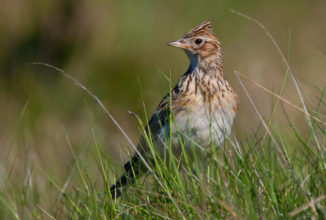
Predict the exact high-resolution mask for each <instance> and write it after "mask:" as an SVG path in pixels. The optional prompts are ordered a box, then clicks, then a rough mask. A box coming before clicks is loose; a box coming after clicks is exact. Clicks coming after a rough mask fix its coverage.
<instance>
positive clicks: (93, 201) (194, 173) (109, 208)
mask: <svg viewBox="0 0 326 220" xmlns="http://www.w3.org/2000/svg"><path fill="white" fill-rule="evenodd" d="M237 14H239V13H237ZM240 15H241V16H244V15H242V14H240ZM247 18H248V17H247ZM248 19H250V20H252V21H254V22H256V23H257V24H258V25H259V26H260V27H262V29H263V30H264V31H265V32H266V33H267V35H268V36H269V37H270V39H271V40H272V42H273V44H274V45H275V48H276V49H277V51H278V52H279V53H280V55H281V58H282V61H283V62H284V64H285V66H286V71H285V72H286V73H287V72H288V73H289V74H290V76H291V79H292V82H293V83H294V84H295V89H296V91H297V95H298V98H299V100H300V103H301V106H296V105H294V104H293V102H292V101H290V100H287V99H284V98H283V97H282V96H281V93H278V94H275V93H273V92H271V91H269V90H268V89H266V88H264V87H262V86H261V85H259V84H257V83H256V82H254V81H252V80H251V82H254V83H255V85H258V86H261V88H263V89H264V90H265V91H267V92H269V93H270V94H272V95H274V96H275V97H276V99H277V102H278V101H280V102H281V104H282V103H285V104H290V105H291V106H292V107H295V108H296V109H298V110H299V111H302V112H303V115H304V117H305V118H306V120H305V121H306V127H307V129H308V132H307V133H306V134H301V133H300V130H299V128H296V127H295V126H294V125H293V123H291V121H290V119H288V121H285V122H283V124H284V125H285V126H284V128H280V127H279V126H274V124H273V122H277V119H275V118H274V117H275V115H274V117H273V115H272V116H271V117H270V119H269V121H270V122H268V123H266V122H265V119H264V118H265V117H264V116H263V115H261V113H260V112H259V109H258V108H257V106H256V104H255V103H254V100H252V99H251V96H250V94H249V92H248V91H247V89H246V86H245V84H244V83H243V82H242V80H241V78H240V77H239V76H242V75H243V74H241V73H238V72H235V74H236V76H237V77H238V80H239V82H240V84H241V86H242V88H243V92H245V93H246V94H247V97H248V100H249V103H250V104H251V105H252V107H253V111H252V115H248V118H251V117H258V118H259V120H260V124H261V125H260V126H259V127H257V129H256V131H253V132H247V134H235V133H233V135H232V137H231V138H229V139H228V140H226V141H225V143H224V144H223V146H222V147H221V148H219V149H216V148H215V147H214V146H212V148H211V149H206V150H204V152H200V151H198V152H197V151H196V152H193V153H192V155H191V157H189V156H190V155H189V154H187V153H186V152H185V150H184V149H182V159H181V160H180V158H175V157H173V155H172V151H171V147H172V146H171V143H166V145H167V152H166V155H168V156H169V160H167V159H166V158H160V157H157V155H156V154H155V153H154V152H155V145H154V144H153V143H152V140H151V137H150V136H145V137H146V142H147V144H148V145H149V147H150V149H151V152H152V153H153V158H154V161H155V163H153V164H150V163H146V166H147V167H148V170H149V172H148V173H147V174H146V175H144V176H143V177H141V178H140V179H138V180H137V181H136V183H135V184H133V185H131V186H129V187H127V188H125V189H124V190H123V194H122V196H121V197H120V198H118V199H114V198H112V196H111V194H110V192H109V186H110V184H112V183H113V182H114V180H115V177H117V176H118V175H119V174H120V172H117V171H115V169H114V168H113V167H112V163H111V161H110V158H109V157H108V156H107V155H106V154H105V153H104V152H103V148H104V146H101V145H100V142H99V141H98V138H97V135H96V130H95V128H94V125H93V122H92V116H91V114H89V113H88V117H89V126H90V134H91V135H90V143H89V144H88V145H87V148H90V147H94V148H95V149H96V153H95V154H94V157H93V158H92V159H93V160H95V161H96V163H97V165H98V170H99V171H100V172H99V173H100V176H98V177H97V178H94V177H92V175H91V172H92V171H91V170H90V169H89V168H88V167H87V161H88V159H89V158H86V157H84V156H83V152H84V151H81V152H80V153H76V152H75V151H74V148H73V147H72V146H71V144H70V140H69V133H67V132H66V131H65V129H63V132H64V134H65V137H66V140H67V144H68V147H69V148H70V150H71V154H72V156H73V158H74V164H73V165H72V166H71V170H70V171H69V172H68V173H69V174H68V175H67V178H66V180H65V181H64V182H58V181H57V180H56V177H55V176H51V175H49V173H47V172H46V171H44V170H42V168H40V167H38V168H37V169H36V170H29V171H26V172H23V174H22V176H23V178H22V179H23V181H22V182H16V183H13V182H11V180H10V177H11V169H12V167H13V166H14V164H13V165H8V164H7V163H4V165H3V166H2V167H0V171H1V180H0V181H1V185H0V187H1V188H0V204H1V205H0V217H1V219H43V218H48V219H66V218H70V219H119V218H122V219H133V218H135V219H137V218H141V219H144V218H146V219H147V218H148V219H152V218H155V219H156V218H157V219H180V218H181V219H188V218H190V219H213V218H214V219H215V218H216V219H224V218H234V219H243V218H245V219H266V218H267V219H269V218H273V219H284V218H285V219H287V218H319V219H324V218H326V170H325V164H326V161H325V156H326V153H325V147H326V130H325V123H324V122H323V117H324V116H323V115H322V114H321V113H320V111H321V110H322V109H325V104H324V102H325V101H324V98H325V89H326V87H325V88H324V89H323V90H322V91H321V92H320V94H318V95H319V100H320V101H319V104H318V106H316V107H315V108H314V109H309V108H308V107H307V106H306V104H305V100H304V97H303V92H302V91H301V90H300V87H299V86H298V82H297V80H296V78H295V75H294V74H293V72H292V70H291V68H290V66H289V65H288V62H287V61H286V59H285V58H284V56H283V54H282V52H281V50H280V49H279V47H278V45H277V44H276V42H275V40H274V39H273V38H272V36H271V35H270V34H269V32H268V31H267V30H266V29H265V28H264V26H262V25H261V24H260V23H259V22H257V21H255V20H253V19H251V18H248ZM46 65H47V66H49V67H52V66H50V65H48V64H46ZM55 69H56V70H57V71H59V72H60V73H61V74H63V75H64V76H65V77H68V78H70V79H71V80H73V82H74V83H75V84H76V85H77V86H79V87H80V88H82V89H83V90H84V91H86V92H87V93H88V94H89V95H91V96H92V97H93V98H94V99H95V100H96V101H97V102H98V103H99V105H100V106H101V107H102V109H103V110H104V111H105V112H106V114H107V115H108V116H109V117H110V118H111V119H112V120H113V121H114V123H115V125H116V126H117V128H118V129H119V130H120V131H121V133H122V134H123V136H124V138H126V140H127V142H128V143H129V145H130V147H132V148H133V150H136V147H135V144H134V143H133V142H132V141H131V139H130V138H129V137H128V134H127V133H126V132H125V131H124V129H123V128H122V127H121V126H120V125H119V123H118V122H117V121H116V120H115V118H114V117H113V116H112V115H111V114H110V112H109V111H108V110H107V109H106V108H105V106H104V105H103V104H102V102H101V101H100V100H99V99H98V98H97V97H96V96H95V95H94V94H93V93H91V92H90V91H89V90H88V89H87V88H86V87H85V86H84V85H82V84H81V83H80V82H78V81H77V80H76V79H74V78H73V77H72V76H71V75H69V74H67V73H65V72H64V71H62V70H60V69H58V68H55ZM277 102H276V103H277ZM242 103H244V101H242ZM275 106H276V105H275ZM26 108H27V107H26V106H25V107H24V108H23V109H22V113H21V117H20V118H19V120H18V122H17V129H16V133H17V132H19V125H20V122H21V120H22V118H23V114H24V112H25V110H26ZM85 109H86V111H87V105H86V107H85ZM240 111H241V108H240ZM135 116H136V115H135ZM136 118H137V121H138V123H139V125H140V128H141V129H142V130H143V129H144V127H145V124H144V123H143V122H142V121H141V120H140V119H139V117H137V116H136ZM170 120H171V123H173V116H171V118H170ZM243 130H245V129H243ZM180 139H182V138H180ZM14 140H15V135H14V137H13V140H12V142H13V141H14ZM11 146H12V144H11ZM181 146H183V145H182V142H181ZM182 148H183V147H182ZM10 151H11V147H10ZM10 151H9V152H8V154H10ZM199 152H200V153H199ZM136 153H137V152H136ZM202 154H204V155H205V156H204V157H203V156H202ZM23 158H25V160H26V163H25V164H26V167H30V164H31V163H32V161H30V160H29V158H28V153H27V154H26V155H25V157H23ZM142 160H144V158H142ZM58 161H60V158H58ZM26 170H28V169H27V168H26ZM33 172H37V173H39V174H41V175H40V177H39V178H42V181H43V183H41V182H42V181H40V180H35V179H33V178H32V175H31V173H33ZM74 173H75V174H76V175H77V176H78V178H79V179H80V181H78V182H76V183H75V182H74V183H73V185H72V182H71V175H73V174H74ZM39 182H40V183H39ZM41 184H42V185H41ZM69 185H70V187H68V186H69ZM40 188H45V190H46V191H47V192H48V193H47V194H42V193H41V190H40ZM43 190H44V189H42V191H43Z"/></svg>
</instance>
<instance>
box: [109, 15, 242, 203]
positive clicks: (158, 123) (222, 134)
mask: <svg viewBox="0 0 326 220" xmlns="http://www.w3.org/2000/svg"><path fill="white" fill-rule="evenodd" d="M168 45H169V46H173V47H178V48H181V49H183V50H184V51H185V53H186V54H187V56H188V58H189V60H190V65H189V68H188V70H187V71H186V72H185V73H184V74H183V75H182V76H181V78H180V79H179V81H178V83H177V84H176V86H175V87H174V88H173V90H172V91H171V93H168V94H167V95H166V96H165V97H164V98H163V99H162V101H161V102H160V104H159V105H158V107H157V110H156V112H155V113H154V114H153V115H152V117H151V119H150V120H149V122H148V125H147V127H146V129H145V134H144V135H142V136H141V137H140V140H139V144H138V147H137V149H138V152H139V153H140V155H142V157H143V158H145V160H146V161H151V162H152V159H153V157H152V156H151V153H150V148H149V146H148V144H147V142H146V138H145V135H148V136H149V135H150V137H151V138H152V140H153V142H154V144H155V146H156V148H155V149H156V150H157V153H158V155H163V153H164V150H165V149H166V146H167V145H166V143H169V142H167V141H171V143H172V151H173V152H174V153H175V154H178V152H179V153H180V152H181V149H180V148H181V146H180V137H182V138H181V141H182V144H183V146H184V148H185V149H186V151H187V152H189V151H191V150H192V148H194V147H198V146H199V145H200V146H201V147H202V148H209V147H210V146H211V144H212V143H213V144H214V145H215V146H217V147H218V146H220V145H222V143H223V141H224V140H225V139H226V138H227V137H228V136H229V134H230V132H231V127H232V124H233V119H234V117H235V115H236V112H237V109H238V105H239V102H238V96H237V94H236V93H235V92H234V90H233V89H232V87H231V86H230V84H229V82H228V81H227V80H226V79H225V77H224V74H223V55H222V49H221V43H220V42H219V40H218V39H217V37H216V36H215V34H214V33H213V32H212V28H211V22H210V21H206V22H203V23H202V24H200V25H198V26H197V27H195V28H193V29H191V30H190V31H189V32H187V33H186V34H185V35H184V36H183V37H182V38H181V39H180V40H176V41H172V42H170V43H168ZM171 114H173V119H174V120H173V121H171V120H170V115H171ZM194 143H196V144H194ZM146 170H147V167H146V166H145V164H144V162H143V161H142V159H141V157H140V156H139V154H137V153H135V155H134V156H133V157H132V159H131V160H130V161H129V162H127V163H126V164H125V165H124V173H123V174H122V176H121V177H120V178H119V179H118V180H117V181H116V183H115V184H114V185H112V186H111V195H112V196H113V197H117V196H119V195H120V194H121V187H122V186H124V185H127V184H131V183H133V182H134V181H135V178H138V177H139V176H140V175H141V174H143V173H145V172H146Z"/></svg>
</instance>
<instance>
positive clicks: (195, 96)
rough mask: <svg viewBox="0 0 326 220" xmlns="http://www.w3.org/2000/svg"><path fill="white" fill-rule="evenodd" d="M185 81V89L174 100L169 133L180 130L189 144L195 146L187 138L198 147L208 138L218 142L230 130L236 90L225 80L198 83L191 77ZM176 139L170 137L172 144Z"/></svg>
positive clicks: (221, 141) (227, 134)
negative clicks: (188, 81)
mask: <svg viewBox="0 0 326 220" xmlns="http://www.w3.org/2000/svg"><path fill="white" fill-rule="evenodd" d="M186 85H187V86H188V87H187V93H184V94H182V93H180V97H178V98H177V99H176V102H175V103H174V106H176V107H175V112H174V114H175V116H174V117H175V123H174V124H173V125H172V126H171V129H172V133H175V134H177V133H178V134H181V136H183V140H184V141H185V143H187V144H185V146H186V147H187V146H188V147H189V148H190V147H191V146H195V145H193V144H191V142H195V143H197V144H200V145H201V146H202V147H208V146H210V144H211V143H212V142H213V143H214V144H215V145H217V146H219V145H221V144H222V143H223V141H224V139H225V138H227V137H228V136H229V134H230V132H231V127H232V124H233V119H234V117H235V113H236V109H237V96H236V94H235V93H234V92H233V90H232V88H228V87H229V85H228V84H225V85H224V84H223V83H220V82H218V81H211V82H210V83H206V84H200V85H198V84H196V81H195V80H194V81H192V82H190V83H189V84H186ZM203 86H204V87H203ZM196 89H197V92H195V90H196ZM178 141H180V139H179V138H175V139H174V142H176V144H177V142H178Z"/></svg>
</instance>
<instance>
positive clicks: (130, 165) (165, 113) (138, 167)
mask: <svg viewBox="0 0 326 220" xmlns="http://www.w3.org/2000/svg"><path fill="white" fill-rule="evenodd" d="M178 92H179V90H178V87H177V86H176V87H175V88H174V89H173V90H172V91H171V93H168V94H167V95H166V96H165V97H164V98H163V99H162V101H161V102H160V104H159V105H158V107H157V110H156V112H155V113H154V114H153V115H152V117H151V118H150V120H149V121H148V124H147V126H146V128H145V131H144V134H143V135H142V136H141V137H140V140H139V144H138V147H137V150H138V151H139V153H140V154H141V155H142V156H143V157H144V158H145V159H146V160H147V162H151V161H149V160H151V159H149V157H146V156H147V155H148V153H149V146H148V144H147V141H146V138H145V135H146V136H147V137H151V139H152V142H153V143H155V141H156V139H157V138H158V136H159V135H160V133H161V129H162V128H163V127H165V126H166V125H168V124H169V117H170V113H171V110H172V111H174V110H173V109H174V108H173V103H174V101H175V100H176V98H177V95H178ZM170 94H171V97H170ZM170 99H171V100H170ZM170 103H172V107H170V106H171V104H170ZM145 170H146V166H145V164H144V163H143V161H142V160H141V158H140V156H139V154H138V153H135V155H134V156H133V157H132V158H131V160H130V161H128V162H127V163H126V164H125V165H124V173H123V174H122V176H121V177H120V178H119V179H118V180H117V182H116V183H115V184H114V185H112V186H111V189H110V191H111V194H112V195H114V194H115V195H116V197H117V196H119V195H120V193H121V190H120V189H119V188H120V187H121V186H124V185H126V184H130V183H133V182H134V181H135V179H136V178H137V177H139V176H141V175H142V173H143V172H144V171H145Z"/></svg>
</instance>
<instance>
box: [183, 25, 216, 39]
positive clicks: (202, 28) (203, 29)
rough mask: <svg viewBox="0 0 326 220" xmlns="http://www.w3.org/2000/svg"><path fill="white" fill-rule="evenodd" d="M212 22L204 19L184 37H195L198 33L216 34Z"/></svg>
mask: <svg viewBox="0 0 326 220" xmlns="http://www.w3.org/2000/svg"><path fill="white" fill-rule="evenodd" d="M211 24H212V22H211V21H204V22H203V23H201V24H200V25H198V26H196V27H194V28H193V29H191V30H190V31H188V32H187V33H186V34H185V35H184V36H183V37H184V38H189V37H193V36H196V35H204V34H209V35H214V36H215V34H214V33H213V32H212V26H211Z"/></svg>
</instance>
